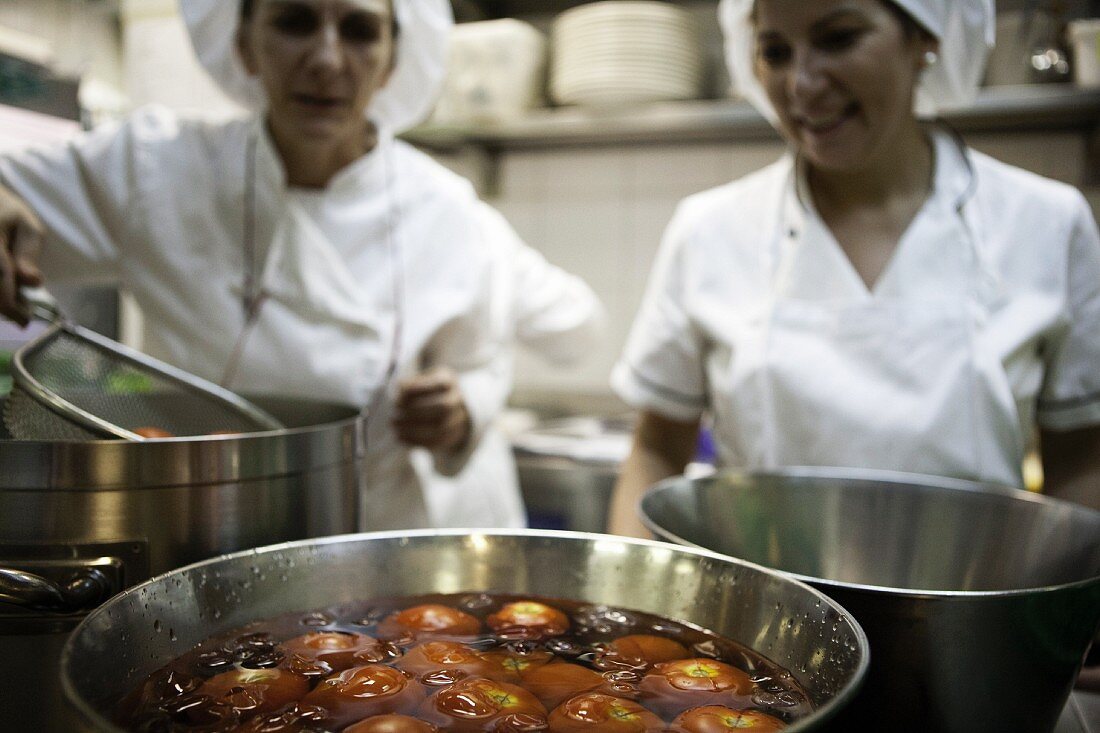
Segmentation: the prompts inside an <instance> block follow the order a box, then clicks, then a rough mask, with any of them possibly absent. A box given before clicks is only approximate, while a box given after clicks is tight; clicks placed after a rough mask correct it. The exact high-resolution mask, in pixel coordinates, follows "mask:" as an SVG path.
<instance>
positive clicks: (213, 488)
mask: <svg viewBox="0 0 1100 733" xmlns="http://www.w3.org/2000/svg"><path fill="white" fill-rule="evenodd" d="M256 401H257V402H258V403H260V404H262V405H263V407H264V409H267V410H268V411H270V412H271V413H272V414H274V415H276V416H277V417H278V418H279V419H280V420H281V421H282V422H283V424H284V425H288V426H290V427H288V428H287V429H286V430H280V431H273V432H269V433H258V434H254V435H243V436H224V437H207V438H180V439H176V440H169V441H163V442H149V443H129V442H124V441H97V442H86V443H75V442H74V443H66V442H27V441H0V719H3V720H4V725H5V726H8V725H10V726H12V728H11V729H12V730H26V731H32V730H33V731H58V733H61V732H64V733H68V732H69V731H71V730H73V728H72V725H73V722H72V720H71V719H69V718H67V717H66V711H67V706H66V705H64V703H63V702H62V701H61V693H60V686H59V684H58V660H59V658H60V649H61V645H62V643H63V642H64V640H65V638H66V637H67V635H68V633H69V632H70V631H71V630H72V628H73V627H74V626H75V625H76V624H77V622H79V621H80V619H81V618H83V616H84V614H85V613H86V612H87V611H88V609H89V608H92V607H94V606H95V605H97V604H98V603H99V602H101V601H102V600H103V599H105V598H106V597H109V596H110V595H113V594H114V593H117V592H119V591H121V590H123V589H124V588H127V587H130V586H132V585H135V584H137V583H140V582H142V581H144V580H146V579H148V578H149V577H151V576H152V575H155V574H158V573H162V572H166V571H168V570H170V569H172V568H176V567H179V566H181V565H186V564H188V563H192V562H195V561H198V560H202V559H206V558H209V557H212V556H214V555H219V554H222V553H225V552H231V551H234V550H240V549H243V548H246V547H254V546H256V545H261V544H270V543H274V542H283V541H287V540H295V539H303V538H308V537H317V536H323V535H332V534H340V533H344V532H352V531H355V530H356V529H357V519H358V511H357V510H358V501H359V488H360V485H361V481H362V478H361V477H362V475H363V474H362V461H363V452H364V449H365V445H364V442H363V434H364V430H363V429H364V426H363V418H361V417H360V416H359V414H358V412H357V411H356V410H354V409H350V408H346V407H336V406H332V405H325V404H319V403H313V402H309V401H303V400H286V399H270V398H268V399H262V398H261V399H257V400H256ZM90 584H91V585H94V586H95V587H94V588H92V589H91V590H85V591H84V592H79V591H80V589H81V588H84V587H85V586H88V585H90ZM28 659H34V660H36V664H27V663H25V660H28ZM27 700H34V701H36V703H38V704H35V705H28V704H26V701H27Z"/></svg>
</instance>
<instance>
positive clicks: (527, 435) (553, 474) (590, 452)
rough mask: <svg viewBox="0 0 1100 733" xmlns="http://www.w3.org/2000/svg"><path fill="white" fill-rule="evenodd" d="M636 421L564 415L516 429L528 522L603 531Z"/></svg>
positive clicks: (515, 444)
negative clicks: (522, 428)
mask: <svg viewBox="0 0 1100 733" xmlns="http://www.w3.org/2000/svg"><path fill="white" fill-rule="evenodd" d="M633 423H634V421H633V419H631V418H599V417H570V418H558V419H554V420H547V421H544V422H542V423H540V424H538V425H536V426H535V427H533V428H531V429H530V430H526V431H523V432H521V433H519V434H516V435H513V436H512V445H513V448H514V453H515V457H516V469H517V472H518V474H519V485H520V490H521V491H522V492H523V503H524V506H525V507H526V509H527V521H528V525H529V526H531V527H536V528H539V529H567V530H575V531H578V532H603V531H604V529H605V528H606V527H607V513H608V509H609V508H610V505H611V494H612V491H613V490H614V488H615V481H616V480H617V479H618V477H619V466H620V464H621V463H622V462H623V460H625V459H626V456H627V454H628V453H629V452H630V441H631V437H632V433H633Z"/></svg>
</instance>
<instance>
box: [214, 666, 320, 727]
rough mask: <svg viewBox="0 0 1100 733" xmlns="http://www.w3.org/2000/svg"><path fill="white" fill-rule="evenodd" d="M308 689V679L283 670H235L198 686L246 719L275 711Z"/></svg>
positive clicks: (301, 695)
mask: <svg viewBox="0 0 1100 733" xmlns="http://www.w3.org/2000/svg"><path fill="white" fill-rule="evenodd" d="M307 692H309V682H308V681H307V680H306V678H305V677H301V676H299V675H296V674H294V673H293V672H288V671H287V670H284V669H233V670H230V671H228V672H222V673H221V674H219V675H215V676H214V677H211V678H210V679H208V680H207V681H206V682H204V683H203V684H202V687H200V688H199V694H200V695H209V696H210V697H211V698H213V699H214V700H219V701H224V702H226V703H228V704H229V705H231V706H232V707H233V708H234V709H235V710H238V711H240V714H241V717H242V718H243V719H247V718H250V717H252V716H254V715H259V714H260V713H270V712H274V711H276V710H278V709H279V708H281V707H283V706H284V705H288V704H290V703H292V702H297V701H298V700H300V699H301V698H302V697H303V696H304V695H305V694H306V693H307Z"/></svg>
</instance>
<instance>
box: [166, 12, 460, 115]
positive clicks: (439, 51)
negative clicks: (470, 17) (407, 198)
mask: <svg viewBox="0 0 1100 733" xmlns="http://www.w3.org/2000/svg"><path fill="white" fill-rule="evenodd" d="M393 10H394V13H395V15H396V16H397V25H398V28H399V36H398V39H397V49H396V53H397V57H396V63H395V66H394V69H393V73H392V74H391V75H390V78H389V81H388V82H387V83H386V86H385V87H383V88H382V89H380V90H378V93H377V94H375V95H374V99H372V100H371V103H370V105H369V107H368V108H367V117H369V118H370V119H371V120H372V121H373V122H374V123H375V124H376V125H378V126H379V127H380V128H383V129H385V130H387V131H389V132H391V133H393V134H397V133H400V132H403V131H405V130H407V129H409V128H410V127H414V126H415V125H417V124H419V123H420V122H423V121H424V119H426V118H427V116H428V114H429V113H430V112H431V111H432V107H433V106H434V105H435V102H436V97H437V95H438V94H439V89H440V87H441V86H442V84H443V79H444V77H445V76H446V71H447V69H446V63H447V39H448V37H449V35H450V31H451V27H452V26H453V25H454V15H453V14H452V12H451V4H450V3H449V2H448V0H393ZM180 11H181V12H182V14H183V19H184V22H186V24H187V30H188V32H189V33H190V34H191V44H192V45H193V46H194V47H195V53H196V55H197V56H198V58H199V62H200V63H201V64H202V65H203V66H204V67H205V68H206V71H207V72H208V73H209V74H210V76H211V77H213V79H214V81H215V82H217V84H218V86H219V87H221V88H222V91H224V92H225V93H226V94H228V95H229V96H230V97H231V98H232V99H233V100H234V101H236V102H238V103H239V104H242V105H244V106H245V107H247V108H249V109H251V110H253V111H256V112H258V111H261V110H263V109H265V108H266V107H267V99H266V96H265V94H264V90H263V86H262V85H261V84H260V82H259V81H258V80H257V79H256V78H255V77H253V76H251V75H249V73H248V72H247V71H246V70H245V67H244V64H243V63H242V61H241V58H240V56H239V54H238V53H237V43H236V34H237V27H238V26H239V24H240V14H241V3H240V0H180Z"/></svg>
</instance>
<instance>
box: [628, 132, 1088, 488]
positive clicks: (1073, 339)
mask: <svg viewBox="0 0 1100 733" xmlns="http://www.w3.org/2000/svg"><path fill="white" fill-rule="evenodd" d="M931 134H932V135H933V142H934V150H935V176H934V186H933V191H932V193H931V195H930V197H929V199H928V201H927V202H926V203H925V204H924V206H923V208H922V209H921V211H920V212H919V213H918V214H917V216H916V217H915V219H914V220H913V222H912V223H911V225H910V226H909V228H908V230H907V231H906V232H905V233H904V235H903V236H902V238H901V240H900V242H899V244H898V247H897V249H896V251H895V253H894V254H893V256H892V259H891V261H890V262H889V264H888V266H887V267H886V269H885V271H884V272H883V273H882V275H881V276H880V278H879V280H878V281H877V282H876V283H875V284H874V286H873V287H872V288H871V289H868V288H867V287H866V285H865V284H864V283H863V281H862V280H861V278H860V277H859V275H858V273H857V272H856V271H855V269H854V267H853V266H852V264H851V262H850V261H849V260H848V258H847V256H846V255H845V253H844V252H843V250H842V249H841V248H840V246H839V244H838V243H837V242H836V240H835V238H834V237H833V236H832V234H831V233H830V232H829V230H828V228H827V227H826V226H825V224H824V223H823V222H822V220H821V218H820V217H819V216H818V214H817V213H816V211H815V209H814V206H813V202H812V198H811V196H810V195H809V193H808V188H807V187H806V185H805V183H804V177H803V176H802V174H801V172H800V170H799V166H798V165H797V164H796V162H795V160H794V159H793V157H792V156H787V157H785V158H784V159H782V160H780V161H779V162H777V163H775V164H773V165H771V166H769V167H768V168H766V169H764V170H761V171H758V172H757V173H755V174H752V175H749V176H747V177H745V178H743V179H740V180H738V181H735V182H733V183H730V184H727V185H724V186H722V187H719V188H716V189H713V190H710V191H706V192H704V193H701V194H697V195H695V196H692V197H690V198H688V199H687V200H685V201H684V202H682V204H681V205H680V207H679V209H678V211H677V213H676V215H675V217H674V218H673V220H672V222H671V223H670V225H669V227H668V230H667V232H666V235H665V238H664V241H663V243H662V247H661V250H660V253H659V256H658V261H657V264H656V266H655V269H654V272H653V274H652V277H651V281H650V284H649V286H648V290H647V294H646V296H645V299H644V302H643V305H642V308H641V310H640V312H639V315H638V317H637V320H636V322H635V324H634V327H633V330H632V333H631V336H630V338H629V340H628V343H627V346H626V349H625V351H624V354H623V356H622V358H621V360H620V362H619V363H618V364H617V365H616V367H615V369H614V372H613V375H612V382H613V385H614V387H615V388H616V390H617V391H618V392H619V394H620V395H621V396H622V397H623V398H624V399H626V400H627V401H628V402H630V403H631V404H633V405H635V406H637V407H640V408H645V409H648V410H652V411H654V412H657V413H659V414H662V415H665V416H667V417H669V418H671V419H677V420H684V421H690V420H694V419H697V418H698V417H700V415H701V414H702V413H703V412H704V411H705V410H709V411H710V412H711V414H712V418H713V420H714V431H715V437H716V443H717V445H718V458H719V462H720V464H722V465H724V466H734V467H739V468H744V469H748V470H774V469H777V468H780V467H783V466H792V465H814V466H837V467H861V468H875V469H886V470H898V471H908V472H914V473H924V474H934V475H946V476H954V477H959V478H965V479H972V480H984V481H989V482H994V483H1000V484H1004V485H1014V486H1020V485H1022V477H1021V473H1020V470H1021V469H1020V466H1021V461H1022V458H1023V455H1024V452H1025V449H1026V444H1027V439H1028V436H1029V434H1030V430H1031V427H1032V425H1033V424H1034V423H1035V422H1036V420H1037V421H1038V424H1039V425H1040V426H1042V427H1044V428H1048V429H1052V430H1070V429H1074V428H1079V427H1085V426H1089V425H1094V424H1097V423H1100V369H1097V366H1096V365H1097V364H1100V235H1098V233H1097V227H1096V222H1095V220H1094V219H1093V217H1092V214H1091V211H1090V210H1089V207H1088V204H1087V203H1086V201H1085V199H1084V198H1083V196H1081V194H1080V193H1079V192H1078V191H1076V190H1075V189H1073V188H1072V187H1070V186H1067V185H1064V184H1061V183H1056V182H1054V181H1050V180H1046V179H1043V178H1041V177H1039V176H1036V175H1034V174H1031V173H1028V172H1026V171H1023V170H1020V169H1017V168H1014V167H1011V166H1008V165H1005V164H1003V163H1000V162H998V161H996V160H993V159H992V158H989V157H987V156H985V155H982V154H980V153H977V152H974V151H969V150H964V149H963V148H962V147H961V146H960V145H959V144H958V143H957V142H956V141H955V139H954V138H953V137H952V136H950V135H948V134H947V133H945V132H942V131H934V132H933V133H931Z"/></svg>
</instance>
